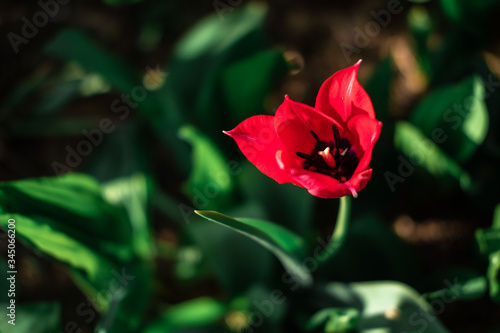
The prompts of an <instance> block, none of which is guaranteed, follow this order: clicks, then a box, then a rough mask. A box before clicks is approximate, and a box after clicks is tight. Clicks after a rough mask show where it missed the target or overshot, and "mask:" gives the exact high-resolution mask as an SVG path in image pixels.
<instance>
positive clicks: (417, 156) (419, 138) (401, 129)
mask: <svg viewBox="0 0 500 333" xmlns="http://www.w3.org/2000/svg"><path fill="white" fill-rule="evenodd" d="M394 144H395V146H396V148H398V149H399V150H400V151H401V152H402V153H403V154H404V155H405V156H406V157H407V158H408V159H409V161H412V163H413V164H415V165H418V166H420V167H422V168H424V169H425V170H426V171H427V172H429V173H430V174H431V175H433V176H434V177H436V178H439V179H441V180H443V181H445V182H447V183H451V184H452V183H459V184H460V185H461V186H462V188H465V189H467V188H468V187H469V186H470V176H469V175H468V174H467V172H466V171H464V170H463V169H462V168H461V167H460V165H458V164H457V163H456V162H455V161H454V160H453V159H452V158H451V157H449V156H448V155H447V154H446V153H445V152H443V150H441V148H440V145H437V144H436V143H435V142H434V141H432V140H431V139H430V138H428V137H427V136H426V135H425V134H423V133H422V131H420V130H419V129H418V128H417V127H415V126H414V125H412V124H410V123H407V122H404V121H400V122H398V123H396V130H395V136H394ZM409 163H410V162H409Z"/></svg>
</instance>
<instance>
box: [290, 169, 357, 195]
mask: <svg viewBox="0 0 500 333" xmlns="http://www.w3.org/2000/svg"><path fill="white" fill-rule="evenodd" d="M288 172H289V176H290V177H291V178H292V179H293V180H294V181H296V182H297V183H298V184H299V185H300V186H302V187H305V188H307V190H308V191H309V193H311V194H312V195H314V196H317V197H320V198H327V199H328V198H330V199H331V198H340V197H343V196H345V195H349V194H351V191H350V190H349V189H348V187H347V186H346V183H341V182H339V181H338V180H336V179H335V178H333V177H330V176H327V175H324V174H322V173H319V172H313V171H309V170H305V169H291V170H288Z"/></svg>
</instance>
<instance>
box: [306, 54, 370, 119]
mask: <svg viewBox="0 0 500 333" xmlns="http://www.w3.org/2000/svg"><path fill="white" fill-rule="evenodd" d="M360 63H361V60H359V61H358V62H357V63H356V64H355V65H353V66H351V67H348V68H346V69H342V70H340V71H338V72H336V73H335V74H333V75H332V76H331V77H330V78H329V79H327V80H326V81H325V82H324V83H323V85H322V86H321V88H320V90H319V92H318V96H317V97H316V106H315V108H316V109H318V110H320V111H322V112H324V113H325V114H327V115H328V116H330V117H332V118H334V119H335V120H337V121H338V122H339V123H341V124H342V123H347V121H348V120H349V119H350V118H351V117H354V116H357V115H365V116H368V117H370V118H375V111H374V110H373V105H372V102H371V100H370V97H369V96H368V94H367V93H366V91H365V90H364V89H363V87H362V86H361V85H360V84H359V82H358V79H357V74H358V67H359V64H360Z"/></svg>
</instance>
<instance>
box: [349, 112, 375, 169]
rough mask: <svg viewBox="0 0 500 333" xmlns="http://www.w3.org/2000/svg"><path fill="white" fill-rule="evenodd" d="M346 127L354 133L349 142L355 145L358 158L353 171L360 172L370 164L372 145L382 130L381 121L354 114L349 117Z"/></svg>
mask: <svg viewBox="0 0 500 333" xmlns="http://www.w3.org/2000/svg"><path fill="white" fill-rule="evenodd" d="M347 127H348V129H349V131H350V132H351V133H353V134H354V135H353V137H354V140H353V142H351V143H352V144H353V145H354V146H355V147H356V148H355V150H356V154H357V156H358V158H359V163H358V166H357V167H356V170H355V171H354V173H356V172H361V171H363V170H365V169H366V168H367V167H368V165H369V164H370V160H371V158H372V152H373V147H374V146H375V143H376V142H377V140H378V138H379V136H380V132H381V131H382V123H381V122H380V121H378V120H376V119H372V118H370V117H367V116H356V117H353V118H351V120H350V121H349V122H348V123H347Z"/></svg>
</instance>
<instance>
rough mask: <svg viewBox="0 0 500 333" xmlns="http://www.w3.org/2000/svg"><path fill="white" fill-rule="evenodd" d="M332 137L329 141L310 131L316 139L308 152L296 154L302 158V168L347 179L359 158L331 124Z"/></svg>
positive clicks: (338, 178)
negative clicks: (312, 147)
mask: <svg viewBox="0 0 500 333" xmlns="http://www.w3.org/2000/svg"><path fill="white" fill-rule="evenodd" d="M332 132H333V138H332V140H330V141H329V142H326V141H323V140H320V138H319V137H318V135H317V134H316V133H314V131H311V134H312V136H313V137H314V139H315V140H316V144H315V145H314V149H313V150H312V152H311V153H310V154H306V153H302V152H297V153H296V154H297V156H298V157H300V158H302V159H304V162H303V163H302V166H303V167H304V169H307V170H310V171H314V172H319V173H322V174H325V175H328V176H330V177H333V178H335V179H337V180H338V181H340V182H345V181H347V180H349V179H350V178H351V176H352V174H353V173H354V170H355V169H356V167H357V166H358V163H359V159H358V157H357V156H356V152H355V151H354V149H353V148H352V146H351V143H350V142H349V141H348V140H347V139H341V138H340V135H339V130H338V129H337V126H335V124H332Z"/></svg>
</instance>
